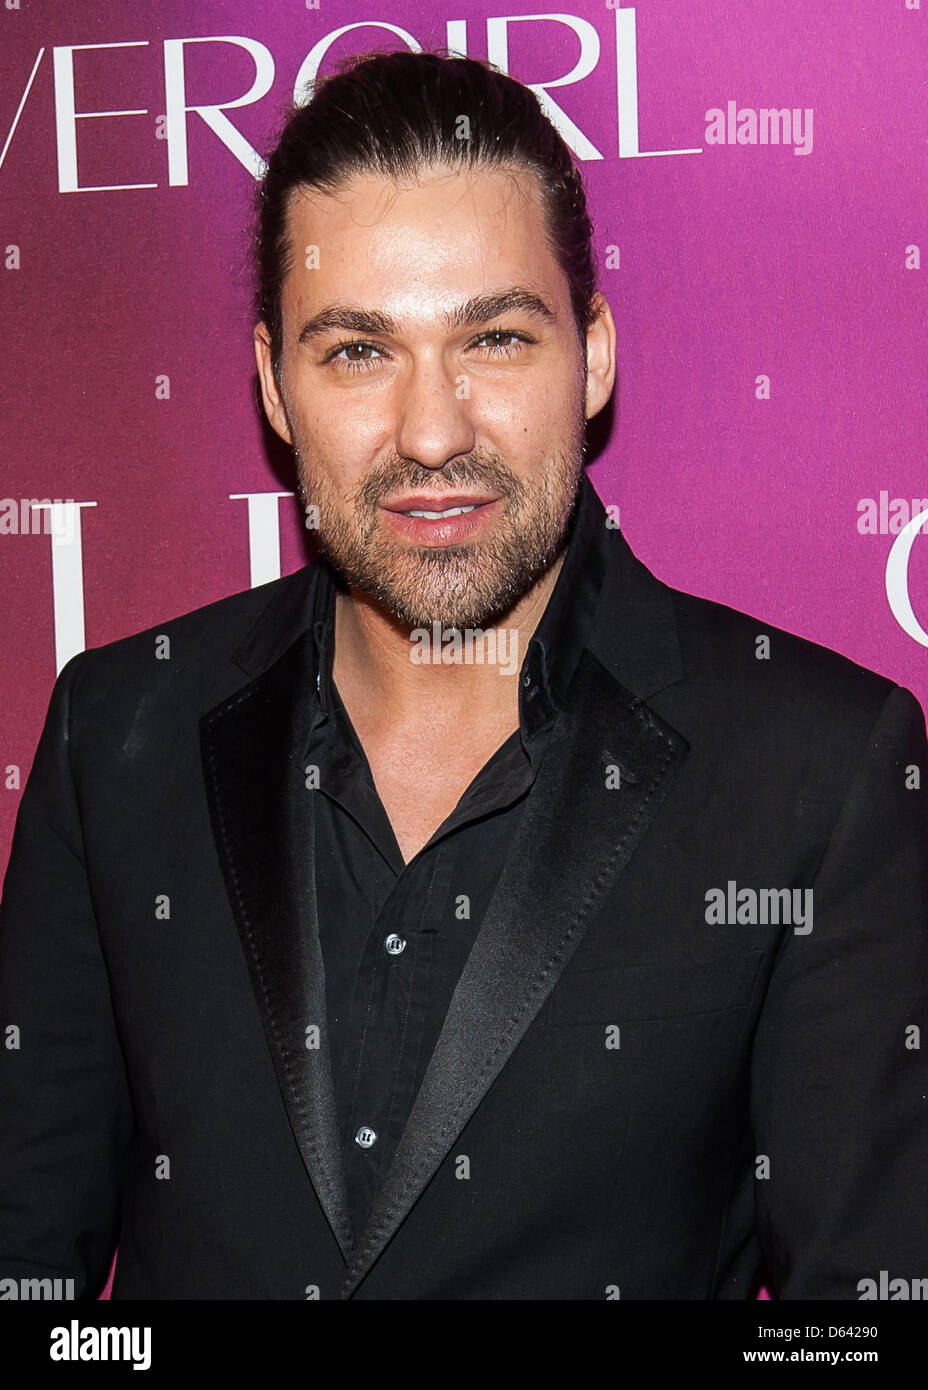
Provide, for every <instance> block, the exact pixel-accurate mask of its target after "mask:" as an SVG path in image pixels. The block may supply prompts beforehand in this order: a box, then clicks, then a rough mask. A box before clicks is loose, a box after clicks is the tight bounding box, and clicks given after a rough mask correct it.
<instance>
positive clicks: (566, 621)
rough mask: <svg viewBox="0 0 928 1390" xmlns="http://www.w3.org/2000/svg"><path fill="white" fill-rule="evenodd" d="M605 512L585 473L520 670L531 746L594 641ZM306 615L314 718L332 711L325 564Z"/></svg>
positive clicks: (331, 597) (331, 614)
mask: <svg viewBox="0 0 928 1390" xmlns="http://www.w3.org/2000/svg"><path fill="white" fill-rule="evenodd" d="M606 515H607V514H606V510H605V508H604V506H603V504H602V502H601V501H600V499H599V496H598V494H597V492H596V490H595V488H594V487H593V484H592V483H591V482H590V480H589V478H588V477H587V475H586V473H585V472H584V473H583V474H582V476H581V480H580V486H579V488H578V490H577V497H576V499H575V502H574V507H573V511H572V513H571V519H570V522H569V523H568V531H567V540H566V551H565V553H564V561H563V564H562V565H561V568H560V572H559V573H558V577H557V580H556V581H555V585H554V589H553V590H552V592H551V595H550V597H549V599H548V602H547V604H546V605H545V610H544V612H543V613H542V615H541V620H540V621H539V623H538V626H537V627H536V629H535V631H534V633H533V634H532V637H531V640H530V641H529V644H528V650H527V651H526V654H525V658H524V660H523V661H522V665H521V667H520V669H519V718H520V724H521V729H522V736H523V739H525V740H531V739H533V738H534V737H535V736H536V735H537V734H539V733H541V732H543V731H544V730H546V729H547V728H548V727H549V726H550V724H552V723H553V722H554V719H555V718H556V716H557V714H558V713H559V711H560V710H562V709H563V708H564V707H565V704H566V700H567V692H568V689H569V687H570V682H571V680H572V679H573V676H574V673H575V671H576V669H577V665H578V663H579V661H580V655H581V653H582V651H583V649H584V647H586V646H587V645H588V642H589V639H590V637H591V636H592V633H593V625H594V624H593V619H594V615H595V611H596V606H597V601H598V599H599V596H600V592H601V590H602V585H603V578H604V575H605V572H606V558H607V554H606V544H607V526H606ZM314 568H315V571H316V573H315V574H314V580H315V582H314V584H313V586H312V588H313V594H312V602H311V611H312V627H313V635H314V639H315V656H316V660H315V672H316V693H317V695H318V699H319V714H320V716H322V717H326V716H328V715H329V714H330V713H331V711H332V707H333V695H332V661H333V656H334V624H335V595H336V592H337V589H338V585H339V581H338V579H337V578H336V576H335V574H334V573H333V571H332V569H331V567H330V566H329V564H328V563H327V562H326V560H325V559H324V558H321V557H320V559H319V560H318V562H317V564H316V566H315V567H314Z"/></svg>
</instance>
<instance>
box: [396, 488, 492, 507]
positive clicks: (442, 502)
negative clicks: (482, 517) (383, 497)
mask: <svg viewBox="0 0 928 1390" xmlns="http://www.w3.org/2000/svg"><path fill="white" fill-rule="evenodd" d="M498 501H499V498H497V497H493V496H492V495H491V494H490V493H485V492H462V493H458V494H457V495H456V496H452V495H449V496H447V497H436V496H435V494H434V493H429V492H415V493H410V494H409V496H408V497H397V498H396V499H394V500H393V501H392V502H381V504H380V505H381V506H382V507H383V509H384V511H387V512H412V511H416V512H446V511H448V510H449V509H450V508H451V507H485V506H487V504H488V503H490V502H498Z"/></svg>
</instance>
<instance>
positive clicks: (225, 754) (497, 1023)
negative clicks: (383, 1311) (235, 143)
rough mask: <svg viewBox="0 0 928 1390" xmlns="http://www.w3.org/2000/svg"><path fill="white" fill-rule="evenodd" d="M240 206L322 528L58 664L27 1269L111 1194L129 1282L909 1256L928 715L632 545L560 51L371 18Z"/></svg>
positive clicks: (12, 964)
mask: <svg viewBox="0 0 928 1390" xmlns="http://www.w3.org/2000/svg"><path fill="white" fill-rule="evenodd" d="M258 254H259V275H260V287H259V304H260V310H261V318H260V322H259V323H258V326H257V328H256V330H255V348H256V358H257V363H258V369H259V376H260V385H261V391H262V396H263V401H264V405H265V408H266V411H267V415H268V418H269V420H270V422H271V424H272V426H273V427H274V428H275V429H276V430H277V432H278V433H279V434H280V435H281V436H282V437H283V438H284V439H285V440H287V441H288V442H289V443H291V444H292V445H293V448H294V451H295V454H296V457H297V461H298V467H299V479H300V491H301V496H302V498H303V500H304V501H305V503H306V507H307V519H308V521H310V522H311V523H312V524H314V525H316V526H317V527H318V538H319V542H320V546H321V549H322V552H323V558H321V559H320V560H319V561H318V563H316V564H314V565H312V566H309V567H307V568H305V569H303V570H301V571H299V572H297V573H296V574H293V575H290V576H288V577H286V578H284V579H281V580H279V581H277V582H275V583H272V584H269V585H266V586H264V587H263V588H260V589H257V590H254V591H252V592H249V593H245V594H240V595H236V596H234V597H232V598H229V599H226V600H223V601H222V602H219V603H216V604H212V605H210V606H209V607H207V608H203V609H199V610H198V611H196V612H194V613H191V614H189V615H187V616H186V617H183V618H180V619H177V620H176V621H174V622H170V623H167V624H165V625H163V626H162V627H160V628H159V629H157V630H154V629H153V630H152V631H150V632H146V633H141V634H139V635H138V636H136V637H132V638H129V639H127V640H125V641H121V642H117V643H113V644H111V645H110V646H108V647H104V648H102V649H100V650H97V651H93V652H88V653H85V654H83V655H81V656H79V657H77V658H75V659H74V660H73V661H72V662H71V663H70V664H69V665H68V666H67V668H66V669H65V670H64V672H63V673H62V675H61V677H60V679H59V681H58V683H57V685H56V687H55V691H54V694H53V697H52V702H51V708H50V711H49V716H48V721H47V724H46V728H45V731H44V734H43V737H42V740H41V743H40V746H39V750H38V753H37V756H36V760H35V765H34V768H33V771H32V774H31V777H30V780H29V784H28V786H27V789H26V791H25V793H24V796H23V801H22V807H21V812H20V817H19V821H18V825H17V831H16V840H15V844H14V849H13V854H12V859H11V864H10V868H9V873H8V877H7V882H6V889H5V897H4V903H3V920H2V933H0V977H2V987H3V1019H4V1022H5V1023H7V1022H12V1023H14V1024H15V1025H16V1026H17V1028H18V1030H19V1037H20V1039H21V1041H20V1043H19V1045H18V1046H17V1047H15V1048H13V1049H8V1050H6V1051H4V1053H3V1054H2V1073H0V1105H2V1112H3V1115H4V1124H3V1129H2V1138H0V1275H2V1276H5V1277H13V1278H16V1277H23V1276H24V1275H27V1274H28V1275H36V1274H47V1275H48V1276H53V1275H55V1276H59V1277H72V1278H73V1279H74V1280H75V1283H76V1289H77V1293H78V1296H79V1297H84V1298H90V1297H93V1296H94V1295H96V1294H97V1293H98V1291H99V1289H100V1287H101V1285H102V1283H103V1281H104V1279H105V1277H106V1273H107V1270H108V1267H109V1262H110V1259H111V1256H112V1252H113V1249H114V1247H115V1246H116V1244H117V1242H118V1246H119V1254H118V1260H117V1267H116V1275H115V1282H114V1288H113V1297H114V1298H182V1299H194V1298H247V1299H265V1298H274V1299H302V1298H307V1297H309V1298H315V1297H319V1298H324V1299H347V1298H357V1299H449V1300H454V1299H573V1300H584V1299H612V1298H617V1297H619V1298H625V1299H629V1298H630V1299H654V1298H658V1299H679V1298H686V1299H745V1298H748V1297H750V1296H751V1294H752V1292H753V1291H754V1289H755V1288H756V1285H757V1281H758V1277H759V1270H761V1268H763V1270H764V1271H765V1273H764V1277H766V1279H767V1281H768V1283H769V1286H770V1287H771V1289H772V1291H773V1292H774V1293H775V1294H777V1295H778V1296H779V1297H781V1298H787V1299H801V1298H839V1299H856V1298H858V1297H859V1296H860V1291H861V1281H864V1280H866V1279H868V1278H879V1272H880V1271H881V1270H888V1271H890V1273H891V1274H892V1275H893V1276H898V1277H902V1278H913V1277H918V1276H920V1275H924V1274H925V1273H928V1223H926V1217H925V1214H924V1204H923V1202H922V1201H921V1193H922V1174H923V1165H924V1161H925V1139H926V1133H928V1121H926V1115H925V1108H924V1093H925V1090H926V1085H925V1068H924V1064H923V1062H922V1061H921V1053H920V1050H919V1049H918V1037H919V1034H918V1029H919V1028H921V1027H922V1026H923V1025H924V1023H925V1021H926V978H928V976H926V963H928V962H926V955H928V952H926V931H925V923H926V908H928V877H926V873H928V871H926V859H925V851H926V848H928V824H926V812H925V802H924V794H923V793H922V791H921V790H920V789H919V783H920V779H921V777H922V776H923V775H924V774H925V771H926V770H928V757H926V743H925V732H924V720H923V717H922V713H921V710H920V708H919V706H918V704H917V702H916V700H915V699H914V697H913V696H912V695H911V694H910V693H909V692H908V691H906V690H904V689H901V688H900V687H898V686H896V685H894V684H893V683H892V682H891V681H889V680H886V679H884V678H883V677H881V676H878V675H876V674H874V673H872V672H869V671H866V670H863V669H862V668H860V667H857V666H855V665H853V664H852V663H850V662H848V661H847V660H845V659H844V658H842V657H840V656H838V655H836V654H835V653H833V652H830V651H828V650H826V649H824V648H821V647H817V646H814V645H812V644H811V643H808V642H805V641H803V640H800V639H799V638H797V637H794V636H791V635H789V634H788V633H786V632H782V631H779V630H777V629H775V628H772V627H770V626H768V625H764V624H760V623H758V622H757V621H756V620H755V619H753V618H751V617H748V616H747V615H744V614H741V613H737V612H735V611H733V610H731V609H729V608H725V607H723V606H721V605H718V604H714V603H710V602H707V601H705V600H701V599H697V598H694V597H691V596H689V595H686V594H684V593H681V592H679V591H676V590H673V589H670V588H668V587H667V586H666V585H664V584H662V583H661V582H660V581H659V580H658V579H656V578H655V577H654V576H653V575H651V574H650V573H649V571H648V570H647V569H646V568H645V567H644V566H643V565H642V564H641V563H640V562H639V561H638V560H636V559H635V557H634V556H633V554H632V553H631V551H630V549H629V547H628V545H627V543H626V542H625V540H624V539H623V537H622V535H621V532H620V531H619V530H618V529H617V528H616V527H615V525H614V524H613V522H612V520H611V518H610V516H609V514H608V513H607V511H606V509H605V508H604V507H603V505H602V503H601V502H600V500H599V498H598V496H597V495H596V492H595V490H594V489H593V487H592V484H591V483H590V481H589V479H588V478H586V477H585V475H584V474H583V471H582V469H583V453H584V431H585V422H586V421H587V420H588V419H590V418H592V417H593V416H594V415H596V414H597V413H598V412H599V411H600V410H601V409H602V408H603V406H604V405H605V404H606V402H607V400H608V399H609V396H610V394H611V391H612V389H613V385H614V377H615V327H614V324H613V320H612V316H611V314H610V311H609V306H608V304H607V303H606V301H605V298H604V297H603V296H602V294H600V293H598V292H597V291H596V285H595V276H594V272H593V261H592V257H591V253H590V225H589V221H588V218H587V214H586V208H585V202H584V199H583V190H582V187H581V184H580V180H579V177H578V175H577V172H576V170H575V168H574V166H573V165H572V163H571V160H570V157H569V154H568V152H567V150H566V148H565V147H564V145H563V143H562V142H561V140H560V138H559V137H558V135H557V133H556V132H555V131H554V130H553V128H552V127H551V126H550V125H549V123H548V122H547V121H546V120H545V118H544V117H543V115H542V114H541V112H540V109H539V108H538V104H537V102H536V100H535V98H534V97H533V96H532V95H531V94H530V93H529V92H528V91H527V90H526V89H525V88H523V87H521V86H520V85H519V84H518V83H516V82H514V81H512V80H511V79H509V78H506V77H503V76H502V75H500V74H496V73H494V72H493V71H492V70H490V69H489V68H488V67H486V66H485V65H482V64H480V63H476V62H471V61H468V60H463V59H445V58H441V57H439V56H436V55H428V54H425V55H412V54H408V53H398V54H391V55H381V56H378V57H373V58H370V59H367V60H363V61H360V62H358V63H356V64H355V65H354V66H353V67H351V68H349V69H348V70H346V71H345V72H343V73H341V74H339V75H338V76H335V77H333V78H331V79H329V80H327V81H326V82H324V83H322V84H320V86H319V88H318V90H317V92H316V95H315V97H314V99H313V100H312V101H311V102H310V103H309V104H308V105H307V106H306V107H305V108H303V109H301V110H298V111H296V112H295V113H293V115H292V117H291V119H290V120H289V122H288V124H287V126H286V128H285V129H284V131H283V134H282V136H281V139H280V142H279V144H278V146H277V148H276V150H275V151H274V153H273V154H272V156H271V158H270V161H269V167H268V172H267V176H266V179H265V181H264V184H263V186H262V190H261V205H260V219H259V235H258ZM165 638H167V639H169V646H168V647H167V650H168V652H169V658H168V659H166V660H163V659H162V660H159V659H157V655H158V652H159V651H160V652H161V654H162V655H163V654H164V651H165ZM159 644H160V645H159ZM514 655H515V659H512V658H513V656H514Z"/></svg>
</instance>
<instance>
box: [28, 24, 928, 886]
mask: <svg viewBox="0 0 928 1390" xmlns="http://www.w3.org/2000/svg"><path fill="white" fill-rule="evenodd" d="M427 9H428V11H429V17H428V19H423V17H422V14H423V7H422V6H421V4H419V3H415V0H369V3H365V4H363V5H362V4H361V3H359V0H319V3H318V7H317V8H310V7H308V6H304V5H303V4H302V3H301V2H300V0H288V2H287V3H283V0H274V2H273V3H265V4H262V5H256V4H254V3H243V2H242V0H221V3H220V2H219V0H195V3H193V0H188V3H182V2H181V0H163V3H161V4H159V5H157V6H153V5H147V4H146V5H142V4H140V3H138V0H93V3H91V2H90V0H73V3H71V4H69V5H67V6H63V5H61V4H60V3H54V2H53V0H22V8H21V9H18V10H15V9H14V10H10V9H8V8H6V7H3V8H0V26H2V29H0V53H2V59H0V209H2V211H0V286H2V291H3V300H2V303H3V330H4V345H5V353H4V360H5V367H4V371H3V373H2V375H0V403H2V422H3V428H2V432H0V457H2V462H3V472H2V486H0V493H2V500H0V592H2V595H3V604H4V609H3V626H2V633H0V682H2V737H0V765H2V770H3V783H2V788H0V863H2V862H4V861H5V856H6V854H7V851H8V846H9V838H10V835H11V833H12V826H13V820H14V817H15V812H16V806H17V803H18V799H19V791H20V788H21V784H22V782H24V780H25V777H26V775H27V773H28V769H29V766H30V763H31V759H32V755H33V750H34V747H35V743H36V740H37V738H38V734H39V731H40V728H41V724H42V720H43V718H44V714H45V709H46V705H47V702H48V696H49V693H50V689H51V685H52V682H53V680H54V677H55V673H56V666H57V665H58V664H60V663H61V662H63V660H64V659H66V657H67V656H69V655H70V654H72V653H73V652H74V651H77V650H80V648H81V647H82V646H84V645H86V646H97V645H99V644H101V643H104V642H108V641H111V640H113V639H114V638H117V637H121V636H123V635H125V634H127V633H132V632H136V631H138V630H140V629H142V628H145V627H149V626H151V625H154V624H157V623H160V622H161V621H164V620H165V619H167V618H170V617H172V616H174V615H176V614H178V613H182V612H185V611H187V610H189V609H191V608H194V607H196V606H198V605H200V604H203V603H207V602H209V601H211V600H213V599H216V598H219V597H221V596H223V595H225V594H228V593H232V592H234V591H236V590H240V589H243V588H247V587H248V585H249V583H251V582H256V581H260V580H263V579H268V578H272V577H274V575H275V574H276V573H277V572H288V571H290V570H293V569H295V568H297V567H298V566H299V565H300V564H301V563H303V558H304V555H303V551H302V548H301V547H302V538H303V532H302V530H301V526H300V521H301V517H300V515H299V512H298V508H297V504H296V502H295V501H294V500H292V499H290V498H288V497H286V496H283V497H281V498H279V499H274V498H273V497H271V496H270V494H274V493H284V492H286V491H288V489H289V488H290V486H291V481H292V480H291V477H290V476H289V475H288V474H287V473H286V471H285V470H286V460H285V459H283V458H282V457H281V455H280V453H279V452H278V451H276V450H274V449H272V448H271V447H270V443H269V438H268V432H267V430H266V429H265V428H264V427H263V426H262V422H261V418H260V413H259V411H258V409H257V406H256V399H257V398H256V376H255V370H254V358H253V350H252V343H251V333H252V327H253V316H252V313H251V310H250V307H249V302H250V292H251V281H250V265H249V260H248V227H249V224H250V218H251V198H252V194H253V189H254V184H255V178H256V176H257V173H258V170H259V155H260V153H264V152H266V151H267V149H268V147H269V144H270V142H271V140H272V136H273V132H274V130H275V129H276V127H277V124H278V119H279V113H280V110H281V107H282V104H283V103H284V102H285V101H286V100H287V98H288V97H289V96H290V95H291V94H292V93H293V91H294V90H295V87H296V85H297V84H298V83H301V82H304V81H306V80H308V79H311V77H312V75H313V73H314V72H315V71H316V70H317V69H318V70H320V71H322V72H325V71H328V70H329V68H330V67H331V66H332V65H333V63H334V62H335V61H336V60H337V59H338V58H340V57H343V56H346V55H348V54H350V53H352V52H356V51H360V50H362V49H369V48H374V47H395V46H399V45H400V44H401V43H404V42H405V43H406V44H407V45H408V46H410V47H413V46H415V45H418V46H421V47H435V46H439V45H445V44H449V46H452V47H454V48H456V49H457V50H458V51H467V52H469V53H470V54H471V55H472V56H475V57H487V56H490V57H493V58H494V59H495V60H496V61H497V62H499V63H501V65H506V64H507V63H508V68H509V71H510V72H512V74H513V75H514V76H516V77H518V78H520V79H521V80H522V81H525V82H528V83H531V84H546V85H545V87H544V90H545V91H546V92H547V97H546V98H545V99H546V100H547V101H548V102H549V103H552V105H551V106H549V109H550V110H551V111H552V114H553V115H554V116H555V118H556V119H557V121H558V123H559V126H560V128H561V130H562V133H563V134H564V135H565V138H567V139H568V141H569V143H570V144H571V145H572V147H573V148H574V150H575V152H576V153H577V155H578V157H579V158H580V160H581V162H582V165H583V168H584V172H585V176H586V180H587V186H588V189H589V195H590V201H591V207H592V212H593V217H594V221H595V223H596V227H597V244H598V249H599V254H600V259H601V264H602V267H603V268H602V287H603V289H604V290H605V292H606V294H607V296H608V298H609V301H610V303H611V305H612V309H613V313H614V315H615V318H616V322H617V324H618V328H619V371H620V386H619V390H618V393H617V399H616V402H615V409H614V411H613V412H612V415H611V418H610V419H609V420H607V421H604V422H603V425H604V428H603V430H602V436H603V437H602V440H601V444H602V452H601V453H600V455H599V458H598V460H597V462H596V463H595V465H594V467H593V472H592V477H593V480H594V482H595V484H596V487H597V489H598V490H599V492H600V495H601V496H602V497H603V499H604V501H606V502H609V503H618V505H619V506H620V509H621V518H622V524H623V527H624V529H625V532H626V534H627V536H628V538H629V540H630V542H631V544H632V547H633V548H634V550H635V551H636V553H637V554H638V555H639V556H640V557H641V558H642V559H643V560H644V561H645V562H646V563H647V564H648V565H649V566H650V567H651V568H652V569H653V570H654V571H655V572H656V573H657V574H658V575H660V576H661V577H662V578H663V579H665V580H667V581H668V582H669V583H672V584H674V585H677V586H678V587H680V588H683V589H686V590H689V591H691V592H695V593H698V594H702V595H706V596H708V597H710V598H714V599H718V600H720V601H722V602H725V603H728V604H731V605H733V606H734V607H737V608H741V609H745V610H747V611H748V612H750V613H753V614H756V615H758V616H759V617H760V618H761V619H762V620H763V621H767V622H769V623H772V624H777V625H778V626H781V627H785V628H788V629H790V630H791V631H793V632H797V633H800V634H802V635H803V636H806V637H810V638H812V639H813V640H815V641H818V642H822V643H825V644H826V645H828V646H830V647H834V648H836V649H837V650H838V651H841V652H843V653H845V654H846V655H847V656H850V657H852V658H853V659H854V660H856V661H859V662H862V663H863V664H865V665H868V666H871V667H874V668H875V669H876V670H878V671H881V672H882V673H884V674H885V675H887V676H890V677H892V678H893V679H895V680H897V681H900V682H902V683H903V684H905V685H908V686H909V687H910V688H912V689H913V690H914V691H915V692H916V694H917V695H918V696H919V697H920V698H921V699H922V701H923V703H924V702H925V697H926V695H928V673H926V663H925V655H926V650H925V649H926V647H928V632H926V631H925V627H928V540H926V539H925V537H924V536H922V534H921V522H920V521H919V520H918V517H919V515H920V512H921V511H922V510H924V509H928V470H926V469H925V466H924V461H925V444H926V439H928V389H926V380H925V377H926V330H925V324H926V314H925V308H926V291H925V280H924V276H923V274H922V272H921V270H920V268H919V265H920V254H919V246H920V243H922V242H925V243H928V229H926V213H928V199H926V185H925V175H924V164H925V141H926V136H928V102H926V97H928V81H926V71H928V69H926V45H928V3H925V4H924V6H919V4H918V0H842V3H841V4H838V5H826V4H823V3H812V0H739V3H738V4H737V5H732V4H730V3H726V4H723V3H721V0H701V3H699V4H693V3H692V0H639V3H638V4H637V5H635V6H634V7H632V6H622V8H620V9H618V10H617V9H615V8H614V7H613V6H610V5H607V4H605V3H593V0H571V3H570V5H569V6H568V7H567V8H565V9H564V10H563V11H558V12H557V16H552V15H550V14H547V15H545V17H543V18H539V17H538V16H537V14H536V10H538V11H541V12H542V13H544V12H543V11H542V7H540V6H537V5H531V4H524V3H519V0H514V2H513V0H507V3H506V4H505V5H502V4H501V5H497V4H496V3H495V0H480V2H479V3H477V0H453V3H452V2H451V0H449V3H448V4H447V5H443V4H441V3H439V4H438V5H433V6H429V7H427ZM507 20H508V23H507ZM449 25H450V27H446V26H449ZM345 26H351V27H349V28H348V29H347V30H346V32H343V33H342V32H340V31H341V30H343V29H345ZM378 26H379V27H378ZM389 26H393V29H392V30H391V28H390V27H389ZM396 29H399V30H402V31H405V36H404V35H403V34H396V33H395V32H393V30H396ZM196 40H205V42H196ZM320 64H321V66H320ZM185 108H188V109H185ZM771 111H773V112H775V113H776V112H779V113H781V114H780V115H779V116H777V115H775V116H774V118H773V126H774V129H775V131H776V133H777V135H778V137H779V139H778V143H773V142H772V139H771V138H770V134H769V131H770V118H769V117H768V115H767V114H766V113H768V112H771ZM713 112H717V113H718V115H713V114H712V113H713ZM88 113H103V114H97V115H96V116H92V115H89V114H88ZM107 113H121V114H107ZM765 136H766V139H764V137H765ZM752 137H753V139H752ZM125 185H141V186H133V187H125ZM248 497H250V498H251V500H250V501H249V500H246V499H247V498H248ZM31 499H35V500H43V499H45V500H48V501H52V502H54V501H56V500H60V501H61V503H62V504H66V503H68V502H71V503H74V504H75V505H74V506H73V507H68V506H66V505H63V506H62V507H61V508H59V509H57V510H56V511H55V512H54V513H53V512H51V511H47V512H43V511H42V510H39V511H33V510H32V509H31V508H30V506H29V502H30V500H31ZM867 499H870V501H871V503H872V506H868V504H867ZM922 499H924V504H923V505H922ZM894 502H895V503H896V505H895V506H894V505H893V503H894ZM78 503H79V504H84V505H81V506H79V507H78V506H77V505H76V504H78ZM89 504H92V505H89ZM43 516H47V517H48V518H49V519H54V522H55V530H56V531H57V534H52V535H49V534H45V533H44V531H43V529H42V527H43V520H42V518H43ZM30 518H32V520H31V523H30ZM278 521H279V532H278ZM24 522H25V525H24V524H23V523H24ZM910 522H911V523H912V524H911V525H908V526H907V525H906V524H907V523H910ZM278 534H279V549H278V542H277V537H278ZM53 558H54V565H53ZM923 624H924V625H925V626H924V627H923V626H922V625H923Z"/></svg>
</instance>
